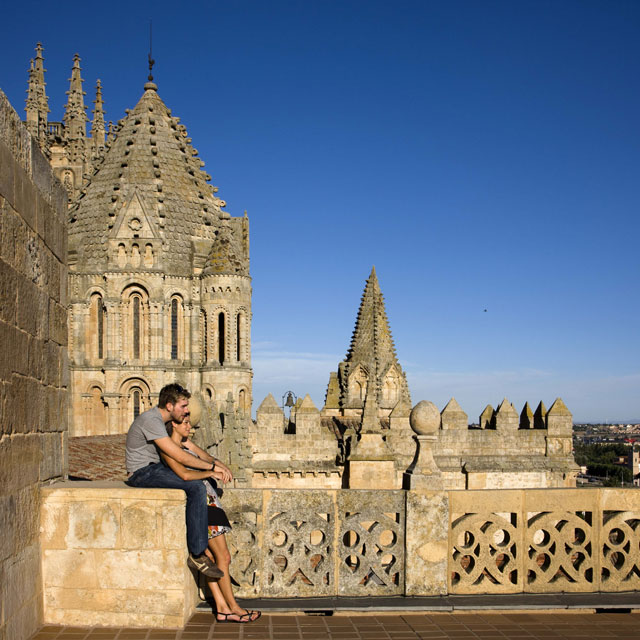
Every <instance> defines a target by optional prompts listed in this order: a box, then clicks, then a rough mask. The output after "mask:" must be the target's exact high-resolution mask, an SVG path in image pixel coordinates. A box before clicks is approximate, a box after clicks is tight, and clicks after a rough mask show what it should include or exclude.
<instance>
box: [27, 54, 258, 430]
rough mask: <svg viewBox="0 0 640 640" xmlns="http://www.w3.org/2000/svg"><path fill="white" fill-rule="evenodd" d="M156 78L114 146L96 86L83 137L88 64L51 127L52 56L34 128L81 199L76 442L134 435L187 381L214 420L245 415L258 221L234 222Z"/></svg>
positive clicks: (35, 72) (72, 289)
mask: <svg viewBox="0 0 640 640" xmlns="http://www.w3.org/2000/svg"><path fill="white" fill-rule="evenodd" d="M152 80H153V78H152V77H151V76H149V82H147V83H146V84H145V85H144V93H143V95H142V97H141V98H140V101H139V102H138V104H137V105H136V106H135V108H134V109H133V110H127V115H126V117H125V118H123V119H122V120H120V121H119V122H118V124H117V126H116V127H115V128H112V129H111V131H110V135H109V136H108V138H107V141H106V142H105V127H104V111H103V103H102V90H101V86H100V83H99V81H98V86H97V94H96V100H95V101H94V104H95V109H94V120H93V124H92V127H91V133H92V137H91V138H89V137H87V135H86V122H87V119H86V116H85V106H84V102H83V95H84V93H83V91H82V79H81V77H80V65H79V58H78V56H76V57H75V58H74V63H73V69H72V77H71V80H70V83H71V85H70V90H69V92H68V96H69V98H68V103H67V108H66V111H65V118H64V121H63V122H62V123H47V121H46V113H47V111H48V104H47V101H46V94H45V93H44V69H43V66H42V56H41V47H40V46H38V49H37V57H36V63H35V64H34V63H32V68H31V72H30V83H29V98H28V101H27V104H28V106H27V122H28V123H30V128H31V129H32V130H33V133H34V134H35V135H37V136H38V139H39V140H40V139H42V142H41V144H42V145H43V147H44V148H46V152H47V153H48V154H49V157H50V159H51V163H52V166H54V168H55V167H58V169H59V173H60V177H61V179H62V181H63V183H64V184H65V185H66V186H67V189H68V192H69V194H70V201H71V203H72V204H71V207H70V211H69V224H68V229H69V252H68V255H69V300H70V312H69V358H70V375H71V380H70V385H71V395H72V400H71V407H72V411H71V420H70V424H71V429H70V435H72V436H81V435H103V434H117V433H125V432H126V431H127V429H128V427H129V425H130V424H131V421H132V420H133V418H134V417H135V416H136V415H137V414H138V413H140V412H142V411H144V410H146V409H147V408H149V407H150V406H152V405H153V404H154V403H155V400H156V397H157V393H158V392H159V390H160V388H161V387H162V386H163V385H164V384H166V383H168V382H172V381H179V382H181V383H182V384H184V385H186V386H187V387H189V388H191V389H193V390H198V391H199V390H202V394H203V396H204V397H203V400H204V401H205V403H209V411H208V413H209V414H210V415H211V414H213V415H216V414H219V413H222V412H223V411H226V412H228V411H229V408H230V407H231V410H232V411H233V412H235V413H236V414H237V415H240V416H242V415H245V416H246V415H248V414H249V412H250V407H251V402H252V397H251V382H252V371H251V356H250V354H251V344H250V333H251V280H250V277H249V221H248V218H247V216H246V213H245V215H244V217H239V218H232V217H231V216H230V215H229V214H228V213H227V212H226V211H224V207H225V202H224V201H223V200H221V199H220V198H218V197H217V196H216V192H217V189H216V188H215V187H213V186H212V185H210V184H209V181H210V179H211V178H210V176H209V175H207V174H206V173H205V172H204V171H203V170H202V167H203V165H204V163H203V162H202V161H201V160H200V159H199V158H198V152H197V151H196V150H195V149H194V148H193V146H192V144H191V138H189V136H188V134H187V131H186V128H185V127H184V125H182V124H180V119H179V118H176V117H174V116H172V114H171V110H170V109H168V108H167V107H166V105H165V104H164V103H163V101H162V99H161V98H160V96H159V95H158V91H157V86H156V85H155V84H154V83H153V81H152Z"/></svg>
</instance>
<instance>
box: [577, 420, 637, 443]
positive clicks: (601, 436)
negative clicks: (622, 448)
mask: <svg viewBox="0 0 640 640" xmlns="http://www.w3.org/2000/svg"><path fill="white" fill-rule="evenodd" d="M573 438H574V440H575V439H576V438H577V439H579V440H580V442H583V443H585V444H590V443H594V442H625V443H627V444H633V443H635V442H640V422H636V423H622V422H620V423H611V424H610V423H589V422H585V423H574V425H573Z"/></svg>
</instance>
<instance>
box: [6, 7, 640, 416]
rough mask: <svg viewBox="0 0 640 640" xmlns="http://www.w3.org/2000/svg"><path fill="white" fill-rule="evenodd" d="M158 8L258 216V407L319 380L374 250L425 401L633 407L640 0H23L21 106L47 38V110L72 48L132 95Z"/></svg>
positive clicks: (178, 66) (57, 104) (177, 68)
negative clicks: (39, 46) (37, 49)
mask: <svg viewBox="0 0 640 640" xmlns="http://www.w3.org/2000/svg"><path fill="white" fill-rule="evenodd" d="M72 7H73V8H72ZM79 7H81V8H79ZM74 12H75V13H74ZM150 18H152V19H153V56H154V58H155V60H156V66H155V68H154V76H155V80H156V82H157V84H158V86H159V93H160V95H161V97H162V98H163V100H164V101H165V103H166V104H167V105H168V106H169V107H170V108H171V109H172V110H173V113H174V115H177V116H179V117H180V118H181V120H182V122H183V123H184V124H185V125H186V126H187V129H188V131H189V134H190V136H191V137H192V138H193V141H194V145H195V147H196V148H197V149H198V150H199V152H200V156H201V157H202V159H203V160H204V161H205V162H206V170H207V171H208V172H209V173H211V174H212V176H213V183H214V184H216V185H217V186H219V187H220V192H219V195H220V196H221V197H222V198H224V199H225V200H226V201H227V203H228V206H227V208H228V210H229V211H230V213H231V214H232V215H241V214H242V213H243V211H244V210H245V209H247V211H248V213H249V217H250V220H251V250H252V264H251V271H252V276H253V287H254V295H253V335H252V337H253V365H254V372H255V377H254V408H255V406H257V404H259V403H260V401H261V400H262V399H263V398H264V396H265V395H266V394H267V393H268V392H272V393H273V394H274V396H275V397H276V398H277V399H280V398H281V397H282V394H283V393H284V392H285V391H287V390H288V389H292V390H293V391H294V392H295V393H296V394H298V395H304V394H305V393H310V395H311V397H312V398H313V400H314V402H315V403H316V405H317V406H318V407H321V406H322V404H323V402H324V393H325V388H326V383H327V380H328V377H329V372H330V371H332V370H336V367H337V364H338V362H339V361H340V360H342V359H343V358H344V355H345V353H346V350H347V347H348V345H349V341H350V338H351V333H352V330H353V327H354V322H355V317H356V312H357V309H358V305H359V301H360V295H361V293H362V290H363V288H364V284H365V280H366V278H367V276H368V275H369V272H370V270H371V266H372V265H374V264H375V266H376V270H377V273H378V278H379V280H380V284H381V287H382V291H383V293H384V295H385V299H386V304H387V313H388V316H389V319H390V322H391V328H392V332H393V335H394V339H395V343H396V347H397V352H398V357H399V359H400V362H401V364H402V366H403V367H404V369H405V371H406V372H407V376H408V381H409V386H410V390H411V394H412V400H413V402H417V401H419V400H422V399H428V400H432V401H433V402H435V403H436V405H437V406H438V407H440V408H442V407H444V405H445V404H446V402H447V401H448V399H449V398H450V397H451V396H455V397H456V398H457V400H458V401H459V402H460V404H461V405H462V407H463V408H464V409H465V411H466V412H467V413H468V414H469V417H470V421H473V420H477V416H478V415H479V413H480V411H481V410H482V409H483V408H484V406H485V405H486V404H487V403H491V404H492V405H493V406H494V407H495V406H496V405H497V404H498V403H499V402H500V401H501V399H502V398H503V397H504V396H506V397H508V398H509V399H510V400H511V401H512V402H513V403H514V404H515V406H516V408H517V409H518V410H520V409H521V408H522V405H523V404H524V402H525V401H527V400H528V401H529V403H530V404H532V405H533V406H534V407H535V405H537V403H538V402H539V401H540V400H543V401H544V402H545V404H546V405H547V407H548V406H549V405H550V404H551V403H552V402H553V400H554V398H556V397H557V396H561V397H562V398H563V400H564V401H565V403H566V404H567V406H568V407H569V409H570V410H571V411H572V412H573V414H574V418H575V419H576V420H578V421H582V420H585V421H586V420H592V421H595V420H603V421H630V420H634V421H637V420H640V330H639V327H640V295H639V293H640V284H639V283H640V266H639V265H640V260H639V237H640V233H639V232H640V223H639V212H640V2H636V1H635V0H602V1H592V0H585V1H580V2H577V1H572V0H553V1H544V0H536V1H532V2H529V1H516V0H513V1H507V0H504V1H499V2H498V1H485V2H481V1H479V0H472V1H463V0H453V1H447V2H445V1H441V2H431V1H427V0H424V1H418V0H415V1H403V0H394V1H391V0H388V1H377V0H366V1H355V0H353V1H349V0H341V1H338V0H324V1H320V0H299V1H284V0H270V1H269V2H265V1H264V0H244V1H242V2H240V1H235V0H226V1H225V2H219V1H217V0H213V1H212V0H209V1H206V2H201V1H199V2H187V3H183V4H182V6H180V5H179V4H178V3H175V2H165V1H164V0H160V1H156V2H135V3H129V2H127V3H124V2H120V1H116V2H109V3H91V2H89V3H84V4H82V5H77V4H76V5H71V4H69V5H68V6H67V4H66V3H64V4H63V5H60V6H57V7H55V8H54V7H53V6H52V5H51V4H50V3H44V2H29V3H23V4H20V3H10V5H9V6H8V7H5V8H4V9H3V12H2V20H3V23H4V28H3V37H2V39H0V60H1V61H2V64H1V68H0V88H2V89H3V91H4V92H5V93H6V94H7V95H8V97H9V99H10V100H11V102H12V103H13V105H14V106H15V107H16V108H17V109H18V111H19V112H20V113H21V114H22V115H24V111H23V109H24V98H25V89H26V86H27V69H28V66H29V59H30V58H31V57H32V56H33V49H34V46H35V43H36V42H37V41H38V40H40V41H42V43H43V44H44V46H45V67H46V68H47V70H48V73H47V75H46V80H47V83H48V85H47V91H48V95H49V99H50V106H51V110H52V112H51V114H50V119H51V120H57V119H61V117H62V113H63V105H64V101H65V99H66V97H65V93H64V92H65V90H66V89H67V88H68V82H67V79H68V78H69V76H70V68H71V64H72V57H73V54H74V53H76V52H78V53H79V54H80V56H81V58H82V68H83V77H84V78H85V90H86V92H87V96H86V100H87V104H89V106H90V107H92V104H91V100H93V98H94V95H93V87H94V86H95V80H96V78H100V79H101V80H102V84H103V92H104V98H105V108H106V110H107V119H113V120H117V119H119V118H121V117H122V116H123V115H124V109H125V108H132V107H133V106H134V105H135V103H136V102H137V101H138V99H139V97H140V96H141V94H142V86H143V84H144V82H145V78H146V75H147V68H146V63H147V60H146V58H147V51H148V30H149V19H150ZM485 309H486V312H485Z"/></svg>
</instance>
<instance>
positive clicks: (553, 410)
mask: <svg viewBox="0 0 640 640" xmlns="http://www.w3.org/2000/svg"><path fill="white" fill-rule="evenodd" d="M548 416H571V412H570V411H569V409H567V406H566V405H565V403H564V402H563V401H562V398H556V401H555V402H554V403H553V404H552V405H551V407H550V408H549V411H548V412H547V417H548Z"/></svg>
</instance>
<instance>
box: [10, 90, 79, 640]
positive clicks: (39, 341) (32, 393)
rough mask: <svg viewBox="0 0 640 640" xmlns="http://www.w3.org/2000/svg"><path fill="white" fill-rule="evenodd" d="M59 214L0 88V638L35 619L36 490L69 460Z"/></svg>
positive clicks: (38, 590)
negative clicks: (67, 458) (0, 533)
mask: <svg viewBox="0 0 640 640" xmlns="http://www.w3.org/2000/svg"><path fill="white" fill-rule="evenodd" d="M66 211H67V194H66V192H65V190H64V189H63V187H62V185H61V184H60V183H59V182H58V180H57V179H56V178H55V177H54V176H53V173H52V170H51V167H50V164H49V162H48V161H47V159H46V158H45V157H44V156H43V155H42V153H41V151H40V148H39V146H38V144H37V141H36V140H35V139H33V138H32V136H31V135H30V134H29V133H28V131H27V129H26V128H25V127H24V126H23V124H22V123H21V121H20V118H19V116H18V114H17V113H16V112H15V111H14V109H13V108H12V107H11V105H10V104H9V102H8V100H7V98H6V96H5V95H4V93H2V91H0V529H1V531H2V535H1V536H0V589H1V593H0V603H1V606H0V640H8V639H9V638H10V639H11V640H22V639H23V638H28V637H29V636H30V635H31V634H32V633H33V632H34V631H35V630H36V629H37V628H38V626H39V625H40V623H41V621H42V586H41V569H40V545H39V541H38V540H39V525H40V507H39V490H40V486H41V484H42V483H45V482H47V481H50V480H53V479H56V478H60V477H62V476H63V475H64V470H65V468H66V466H67V465H66V451H67V442H66V438H67V419H66V413H67V386H68V365H67V353H66V344H67V316H66V304H67V298H66V297H67V293H66V291H67V269H66V254H67V243H66V234H65V221H64V217H65V215H66Z"/></svg>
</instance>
